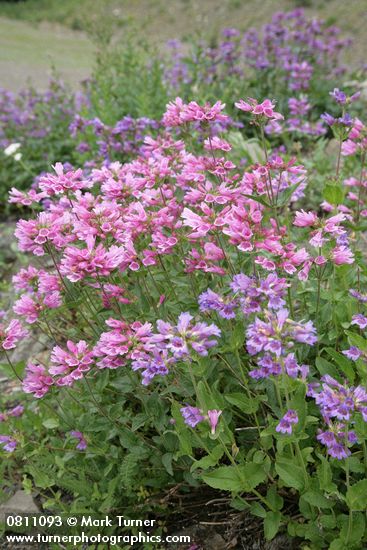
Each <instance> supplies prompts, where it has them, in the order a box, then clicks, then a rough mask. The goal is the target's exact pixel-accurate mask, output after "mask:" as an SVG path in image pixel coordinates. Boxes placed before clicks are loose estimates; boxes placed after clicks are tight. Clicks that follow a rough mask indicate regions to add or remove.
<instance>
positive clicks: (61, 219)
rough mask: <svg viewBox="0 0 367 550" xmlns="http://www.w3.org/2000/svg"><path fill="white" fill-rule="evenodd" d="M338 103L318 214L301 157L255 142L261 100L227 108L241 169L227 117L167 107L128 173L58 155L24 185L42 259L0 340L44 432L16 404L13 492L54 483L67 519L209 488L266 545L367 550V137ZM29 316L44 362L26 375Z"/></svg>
mask: <svg viewBox="0 0 367 550" xmlns="http://www.w3.org/2000/svg"><path fill="white" fill-rule="evenodd" d="M332 97H333V98H334V99H335V101H336V103H337V104H338V105H342V109H343V112H342V113H341V116H340V118H338V119H335V120H336V122H335V120H334V119H333V122H332V121H331V119H329V118H328V115H325V117H324V118H327V119H328V120H327V123H328V124H331V126H332V127H333V129H334V131H335V132H336V135H337V136H338V137H339V139H340V147H339V152H338V155H337V163H336V168H335V176H334V175H331V176H330V177H329V179H325V182H324V189H323V190H322V193H323V199H324V201H323V202H322V204H321V206H320V207H319V208H317V209H315V210H311V211H308V210H305V208H306V206H305V205H306V204H307V193H308V188H309V186H312V174H311V176H310V175H309V174H308V170H307V168H306V167H305V163H300V161H299V160H298V159H297V158H291V157H289V156H288V155H287V154H286V153H281V152H279V151H274V150H272V149H271V147H270V143H269V142H268V141H267V138H266V131H265V128H266V126H267V125H269V124H270V123H274V122H277V123H278V122H282V121H283V115H282V114H281V113H279V112H277V111H276V110H275V104H274V101H272V100H270V99H265V100H263V101H259V100H255V99H252V98H247V99H246V100H244V99H241V100H239V101H237V102H236V104H235V105H236V107H237V108H238V109H239V110H240V111H241V112H242V114H241V116H243V117H245V119H246V117H247V119H246V120H247V123H251V124H252V125H253V126H254V128H255V130H256V131H257V132H258V140H259V141H258V143H259V144H260V147H261V148H262V154H263V159H262V160H261V161H260V162H257V163H256V164H250V163H251V159H250V158H249V159H248V163H247V165H246V167H245V168H243V167H242V166H241V165H240V164H239V163H238V162H237V160H236V159H237V157H238V151H236V150H235V149H236V148H235V147H234V146H232V144H231V139H230V137H231V134H230V132H229V131H228V128H227V126H226V122H227V115H226V114H225V112H224V109H225V105H224V104H222V103H221V102H220V101H218V102H216V103H215V104H213V105H211V104H209V103H206V104H204V105H199V104H198V103H196V102H195V101H192V102H189V103H185V102H184V101H183V100H182V99H180V98H176V100H175V101H173V102H171V103H169V104H168V105H167V109H166V112H165V113H164V115H163V119H162V128H161V129H160V130H159V131H157V135H156V136H155V137H147V138H146V139H145V141H144V145H143V146H142V147H140V152H139V154H138V155H137V156H136V158H135V159H133V160H132V161H131V162H127V163H125V164H121V163H119V162H113V163H110V164H105V165H103V166H102V167H99V168H98V167H97V168H92V169H89V170H88V169H86V168H85V169H83V170H82V169H77V170H74V169H69V168H67V167H66V168H65V167H64V166H63V165H62V164H61V163H57V164H56V165H55V167H54V173H48V174H45V175H43V176H42V177H40V178H39V182H38V189H37V190H36V192H34V193H32V195H31V194H26V193H23V192H20V191H17V190H14V191H12V194H11V197H12V198H11V200H12V201H14V202H18V203H20V204H27V203H26V202H25V201H26V200H27V201H28V200H31V201H32V209H33V213H32V215H30V216H29V217H28V218H26V219H22V220H20V221H19V222H18V224H17V228H16V232H15V235H16V237H17V239H18V246H19V249H20V250H21V251H22V252H24V253H27V254H29V255H31V257H33V259H34V262H32V263H31V264H29V265H28V266H26V267H23V268H22V269H21V270H20V271H19V273H18V274H17V275H16V276H15V277H14V280H13V282H14V286H15V288H16V289H17V291H19V297H18V299H17V300H16V302H15V304H14V307H13V311H14V313H15V314H16V315H17V316H18V318H20V320H19V319H18V318H16V319H13V320H11V321H10V322H8V323H7V322H6V321H4V324H3V325H2V328H1V331H0V342H1V344H0V345H1V348H2V350H3V351H4V354H5V357H6V358H7V360H8V361H9V364H10V368H11V369H13V371H14V373H15V375H16V376H17V377H19V378H20V379H21V380H22V386H23V390H24V392H25V393H27V394H30V395H31V396H32V397H33V398H34V400H35V401H37V404H35V403H34V402H32V401H30V402H28V403H29V404H28V405H27V407H28V409H29V411H27V412H28V414H29V418H30V419H31V421H32V422H34V424H35V425H36V427H37V429H38V431H34V432H33V433H32V434H31V435H29V436H26V433H25V432H24V431H23V432H22V429H21V426H20V425H19V424H16V422H17V420H15V421H14V424H12V423H11V422H12V418H13V417H14V418H15V419H16V418H18V417H19V415H21V414H23V408H17V409H14V408H13V409H11V410H9V411H6V412H4V413H3V418H4V420H5V419H6V420H7V421H9V422H8V424H7V425H8V429H7V430H5V431H6V433H4V435H1V438H0V443H1V445H2V447H3V448H4V451H5V452H7V453H12V455H13V456H14V457H17V456H18V457H22V456H24V455H25V456H27V457H30V458H29V463H28V468H27V469H26V473H27V475H26V478H25V481H24V483H25V485H26V486H29V483H30V478H31V479H32V480H33V483H34V485H35V486H37V487H38V488H39V489H40V490H41V489H42V490H44V491H46V490H49V491H52V493H53V500H52V501H50V498H49V500H48V501H46V506H47V503H48V505H49V506H50V507H51V508H52V507H54V508H55V506H56V507H58V506H59V507H60V506H62V489H63V490H65V491H69V492H72V494H73V503H72V508H73V509H75V510H95V511H106V510H110V509H111V508H117V509H118V508H119V507H121V506H123V504H124V502H125V501H124V500H123V498H125V499H126V498H130V500H131V501H132V502H135V501H139V502H140V505H141V508H143V507H149V506H150V509H153V510H154V511H157V509H158V508H159V505H158V504H157V503H156V508H154V506H153V504H152V503H154V496H155V495H157V494H159V492H160V491H162V490H164V489H165V488H167V486H169V487H171V486H176V487H184V488H186V490H189V489H188V487H190V486H191V487H197V486H200V485H201V486H204V485H208V486H210V487H211V488H213V489H217V490H220V491H227V492H228V493H229V494H230V496H231V503H232V506H233V507H234V508H236V509H238V510H245V511H248V512H249V513H251V514H253V515H254V516H256V517H259V518H261V519H262V520H263V524H264V533H265V537H266V538H267V539H269V540H270V539H272V538H274V537H275V536H276V534H277V533H278V531H279V530H285V529H287V530H288V533H289V535H290V536H292V537H299V538H301V539H304V540H305V541H307V543H305V546H304V548H313V549H317V548H330V549H331V550H338V549H341V548H345V547H346V548H351V549H353V548H356V549H357V548H363V547H365V544H366V542H367V540H366V535H365V510H366V506H367V498H366V495H367V480H366V479H365V473H366V469H367V448H366V439H367V426H366V421H367V389H366V385H367V380H366V377H367V371H366V361H367V359H366V358H367V339H366V338H365V336H364V330H365V329H366V328H367V316H365V314H364V313H365V312H364V310H363V308H364V307H365V305H364V304H365V303H366V302H367V297H366V295H365V294H364V285H365V280H366V268H365V263H364V259H363V250H362V245H361V239H360V238H359V236H358V235H359V233H361V232H362V231H363V230H364V225H363V219H364V217H365V216H366V213H367V209H365V198H366V197H365V193H364V188H365V184H366V182H365V175H366V174H365V166H364V162H365V151H366V147H367V141H366V140H367V130H366V127H365V126H364V124H363V123H362V122H361V121H360V120H359V119H356V118H353V117H352V116H351V115H348V114H347V113H346V107H347V106H349V105H350V103H351V102H352V101H354V100H355V99H357V97H356V96H352V97H347V96H346V95H345V94H344V93H343V92H340V90H334V92H332ZM227 134H228V135H227ZM344 159H345V160H344ZM305 160H306V161H307V162H308V164H309V159H305ZM309 180H310V181H309ZM353 187H355V188H356V192H354V191H351V192H348V194H347V195H346V196H345V198H344V195H345V189H348V188H353ZM319 198H321V197H319ZM298 204H300V205H302V206H298ZM24 323H26V324H28V325H30V330H32V331H33V332H35V331H36V332H37V333H44V335H45V338H46V339H47V341H48V343H49V347H50V348H51V351H50V353H45V352H41V353H39V354H38V355H37V356H35V357H33V358H30V360H29V362H28V363H27V365H26V366H25V370H24V372H23V373H22V372H21V371H20V370H19V368H18V366H17V365H13V364H12V360H11V353H10V352H11V350H12V349H13V348H14V347H15V346H16V345H17V342H19V341H20V340H21V339H24V338H27V336H28V332H29V331H27V330H25V329H24V327H23V324H24ZM355 326H357V328H355ZM33 329H35V331H34V330H33ZM42 415H43V416H42ZM43 418H46V420H42V419H43ZM47 430H48V431H47ZM65 434H66V435H65ZM40 438H42V441H43V443H44V450H43V449H42V446H41V449H40V448H39V446H40ZM50 451H51V455H50ZM45 454H47V455H48V457H49V458H48V461H46V462H42V461H44V460H45ZM50 456H51V458H50ZM42 463H43V464H44V466H43V468H44V467H45V465H47V468H48V471H47V472H46V473H45V471H44V469H43V470H42ZM121 484H122V485H123V486H124V488H125V491H126V494H125V495H124V497H121V495H119V492H118V489H119V487H120V486H121ZM134 499H135V500H134Z"/></svg>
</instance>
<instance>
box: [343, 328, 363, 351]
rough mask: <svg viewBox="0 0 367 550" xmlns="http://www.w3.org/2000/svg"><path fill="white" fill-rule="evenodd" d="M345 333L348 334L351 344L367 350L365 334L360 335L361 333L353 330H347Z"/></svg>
mask: <svg viewBox="0 0 367 550" xmlns="http://www.w3.org/2000/svg"><path fill="white" fill-rule="evenodd" d="M345 333H346V335H347V336H348V340H349V343H350V345H351V346H356V347H357V348H359V349H360V350H362V351H367V340H366V339H365V338H363V336H360V335H359V334H356V333H355V332H351V331H349V330H346V331H345Z"/></svg>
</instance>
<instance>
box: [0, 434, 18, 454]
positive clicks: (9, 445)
mask: <svg viewBox="0 0 367 550" xmlns="http://www.w3.org/2000/svg"><path fill="white" fill-rule="evenodd" d="M0 445H2V446H3V449H4V451H7V452H8V453H12V452H13V451H14V450H15V449H16V446H17V441H16V440H15V439H14V438H13V437H10V436H9V435H0Z"/></svg>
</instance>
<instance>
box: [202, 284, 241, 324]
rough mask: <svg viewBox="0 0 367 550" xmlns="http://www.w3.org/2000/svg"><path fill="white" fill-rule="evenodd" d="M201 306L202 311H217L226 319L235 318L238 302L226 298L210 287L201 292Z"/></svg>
mask: <svg viewBox="0 0 367 550" xmlns="http://www.w3.org/2000/svg"><path fill="white" fill-rule="evenodd" d="M198 302H199V306H200V310H201V311H210V310H214V311H217V312H218V314H219V315H220V317H223V318H224V319H233V318H234V317H235V316H236V313H235V309H236V307H237V305H238V304H237V302H236V301H235V300H231V299H225V298H223V297H222V296H220V295H219V294H217V293H216V292H213V291H212V290H211V289H210V288H208V290H206V291H205V292H203V293H202V294H200V296H199V299H198Z"/></svg>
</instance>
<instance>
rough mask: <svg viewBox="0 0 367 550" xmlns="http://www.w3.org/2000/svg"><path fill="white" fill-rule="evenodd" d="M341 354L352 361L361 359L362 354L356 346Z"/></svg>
mask: <svg viewBox="0 0 367 550" xmlns="http://www.w3.org/2000/svg"><path fill="white" fill-rule="evenodd" d="M342 354H343V355H345V356H346V357H348V359H351V360H352V361H357V359H359V358H360V357H361V355H362V352H361V350H360V349H358V348H357V347H356V346H351V347H350V348H349V349H345V350H344V351H342Z"/></svg>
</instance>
